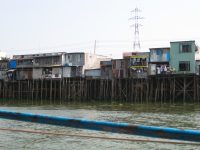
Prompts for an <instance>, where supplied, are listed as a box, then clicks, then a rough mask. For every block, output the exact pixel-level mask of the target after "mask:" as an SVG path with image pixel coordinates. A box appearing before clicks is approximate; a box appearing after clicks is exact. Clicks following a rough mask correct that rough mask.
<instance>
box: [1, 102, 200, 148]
mask: <svg viewBox="0 0 200 150" xmlns="http://www.w3.org/2000/svg"><path fill="white" fill-rule="evenodd" d="M0 109H2V110H11V111H18V112H27V113H35V114H47V115H53V116H64V117H73V118H84V119H90V120H103V121H114V122H127V123H131V124H137V125H139V124H143V125H156V126H165V127H166V126H167V127H177V128H187V129H198V130H200V105H198V104H185V105H169V104H164V105H163V104H162V105H159V104H157V105H155V104H148V105H146V104H126V105H122V104H112V105H111V104H93V105H91V104H90V105H89V104H83V103H82V104H69V105H66V106H49V105H45V106H0ZM0 128H9V129H20V130H42V131H49V132H54V133H58V132H59V133H66V134H68V133H70V134H80V135H92V136H106V137H118V138H132V139H135V138H137V139H138V138H139V139H147V138H146V137H145V138H144V137H140V136H134V135H124V134H116V133H106V132H99V131H90V130H82V129H74V128H68V127H59V126H52V125H44V124H37V123H28V122H21V121H13V120H6V119H1V118H0ZM1 149H2V150H16V149H19V150H21V149H22V150H26V149H27V150H33V149H34V150H35V149H37V150H43V149H48V150H89V149H91V150H107V149H108V150H122V149H123V150H124V149H125V150H131V149H142V150H145V149H147V150H149V149H151V150H158V149H162V150H163V149H166V150H168V149H178V150H183V149H184V150H185V149H188V150H192V149H195V150H196V149H200V148H199V147H198V146H195V145H177V144H164V143H162V144H161V143H149V142H129V141H118V140H105V139H92V138H82V137H68V136H62V135H60V136H58V135H45V134H34V133H22V132H11V131H0V150H1Z"/></svg>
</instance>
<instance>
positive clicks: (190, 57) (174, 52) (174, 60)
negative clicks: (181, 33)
mask: <svg viewBox="0 0 200 150" xmlns="http://www.w3.org/2000/svg"><path fill="white" fill-rule="evenodd" d="M182 44H191V48H192V52H187V53H183V52H181V51H180V47H181V45H182ZM180 61H190V71H187V72H185V71H179V62H180ZM170 65H171V67H173V68H175V70H176V73H195V41H181V42H170Z"/></svg>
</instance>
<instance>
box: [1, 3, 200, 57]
mask: <svg viewBox="0 0 200 150" xmlns="http://www.w3.org/2000/svg"><path fill="white" fill-rule="evenodd" d="M135 7H138V8H140V9H141V10H142V12H141V13H140V15H141V16H142V17H144V19H143V20H141V24H142V25H143V26H142V27H141V28H140V40H141V51H147V50H148V48H152V47H160V46H162V47H163V46H169V42H170V41H176V40H196V41H197V44H198V43H199V41H200V21H199V20H200V1H199V0H187V1H186V0H166V1H165V0H0V50H1V51H4V52H6V53H7V54H8V55H11V54H28V53H41V52H53V51H66V52H72V51H85V52H93V50H94V41H95V40H96V41H97V43H96V53H98V54H104V55H110V56H111V55H112V57H114V58H120V57H122V53H123V52H128V51H133V46H132V45H133V38H134V34H133V33H134V32H133V28H131V27H130V25H131V24H132V23H133V22H131V20H129V18H130V17H132V16H131V15H132V14H131V10H133V9H134V8H135Z"/></svg>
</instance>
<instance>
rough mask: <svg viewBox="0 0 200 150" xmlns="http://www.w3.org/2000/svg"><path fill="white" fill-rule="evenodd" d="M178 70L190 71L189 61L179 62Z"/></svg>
mask: <svg viewBox="0 0 200 150" xmlns="http://www.w3.org/2000/svg"><path fill="white" fill-rule="evenodd" d="M179 71H190V62H189V61H181V62H179Z"/></svg>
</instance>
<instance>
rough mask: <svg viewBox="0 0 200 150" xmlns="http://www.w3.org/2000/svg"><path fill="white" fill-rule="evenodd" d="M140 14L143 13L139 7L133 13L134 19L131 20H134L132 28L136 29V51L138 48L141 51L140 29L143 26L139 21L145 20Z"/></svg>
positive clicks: (134, 45) (134, 43) (134, 46)
mask: <svg viewBox="0 0 200 150" xmlns="http://www.w3.org/2000/svg"><path fill="white" fill-rule="evenodd" d="M139 12H141V10H140V9H138V8H137V7H136V8H135V9H134V10H132V11H131V13H133V15H134V16H133V17H132V18H130V20H134V24H132V25H131V27H134V41H133V50H134V51H136V50H137V48H138V50H140V39H139V27H140V26H142V25H141V24H139V20H140V19H143V17H140V16H139Z"/></svg>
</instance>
